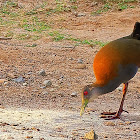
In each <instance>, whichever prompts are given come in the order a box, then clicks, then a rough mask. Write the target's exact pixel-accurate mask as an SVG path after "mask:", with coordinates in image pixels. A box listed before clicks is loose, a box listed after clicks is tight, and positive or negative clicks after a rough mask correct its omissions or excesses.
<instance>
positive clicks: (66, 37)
mask: <svg viewBox="0 0 140 140" xmlns="http://www.w3.org/2000/svg"><path fill="white" fill-rule="evenodd" d="M48 34H49V35H50V36H52V37H53V40H54V41H62V40H71V41H74V42H76V44H75V46H78V45H80V44H82V45H84V44H87V45H90V46H91V47H92V46H95V45H99V46H100V47H103V46H104V45H105V44H106V43H104V42H101V41H94V40H86V39H85V40H81V39H78V38H73V37H71V35H68V34H61V33H59V32H58V31H54V32H50V33H48Z"/></svg>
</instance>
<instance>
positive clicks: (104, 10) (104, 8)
mask: <svg viewBox="0 0 140 140" xmlns="http://www.w3.org/2000/svg"><path fill="white" fill-rule="evenodd" d="M109 9H111V5H110V4H109V3H106V4H104V5H103V7H102V8H100V9H98V10H97V11H95V12H92V13H91V14H92V15H96V14H101V13H103V12H107V11H108V10H109Z"/></svg>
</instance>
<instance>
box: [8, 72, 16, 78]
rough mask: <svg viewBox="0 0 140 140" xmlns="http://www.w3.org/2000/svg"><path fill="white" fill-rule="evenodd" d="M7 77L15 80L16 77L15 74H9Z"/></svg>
mask: <svg viewBox="0 0 140 140" xmlns="http://www.w3.org/2000/svg"><path fill="white" fill-rule="evenodd" d="M7 77H9V78H12V79H13V78H15V77H16V76H15V75H14V74H13V73H7Z"/></svg>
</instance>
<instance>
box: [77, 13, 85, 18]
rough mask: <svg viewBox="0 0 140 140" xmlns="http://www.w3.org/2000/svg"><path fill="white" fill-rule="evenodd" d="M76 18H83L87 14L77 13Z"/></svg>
mask: <svg viewBox="0 0 140 140" xmlns="http://www.w3.org/2000/svg"><path fill="white" fill-rule="evenodd" d="M76 16H77V17H83V16H86V14H85V13H76Z"/></svg>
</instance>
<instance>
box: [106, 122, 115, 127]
mask: <svg viewBox="0 0 140 140" xmlns="http://www.w3.org/2000/svg"><path fill="white" fill-rule="evenodd" d="M104 125H106V126H115V123H114V122H104Z"/></svg>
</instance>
